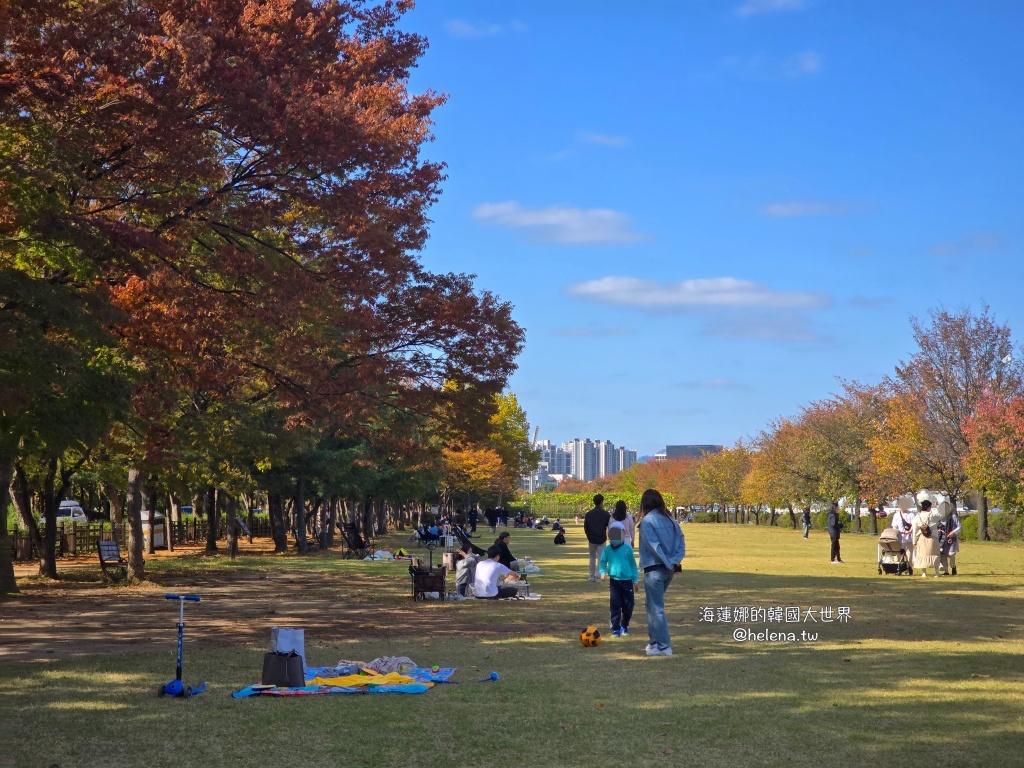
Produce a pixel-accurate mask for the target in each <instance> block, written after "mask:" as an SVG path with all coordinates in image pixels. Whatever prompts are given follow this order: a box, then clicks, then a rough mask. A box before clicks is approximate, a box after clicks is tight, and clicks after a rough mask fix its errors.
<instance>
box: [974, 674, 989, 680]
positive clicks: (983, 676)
mask: <svg viewBox="0 0 1024 768" xmlns="http://www.w3.org/2000/svg"><path fill="white" fill-rule="evenodd" d="M971 677H980V678H982V679H983V680H988V679H989V678H990V677H992V675H971Z"/></svg>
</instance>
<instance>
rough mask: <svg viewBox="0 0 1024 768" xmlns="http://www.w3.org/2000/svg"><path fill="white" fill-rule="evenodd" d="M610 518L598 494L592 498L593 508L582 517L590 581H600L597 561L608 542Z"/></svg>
mask: <svg viewBox="0 0 1024 768" xmlns="http://www.w3.org/2000/svg"><path fill="white" fill-rule="evenodd" d="M611 519H612V516H611V515H609V514H608V512H607V510H606V509H605V508H604V496H602V495H601V494H600V493H599V494H597V495H596V496H595V497H594V508H593V509H592V510H590V511H589V512H587V514H586V515H584V516H583V532H584V533H585V534H586V535H587V548H588V550H589V552H590V579H589V580H590V581H600V580H601V579H600V574H599V573H598V567H597V564H598V561H599V560H600V559H601V552H602V551H603V550H604V545H605V542H606V541H608V522H609V521H610V520H611Z"/></svg>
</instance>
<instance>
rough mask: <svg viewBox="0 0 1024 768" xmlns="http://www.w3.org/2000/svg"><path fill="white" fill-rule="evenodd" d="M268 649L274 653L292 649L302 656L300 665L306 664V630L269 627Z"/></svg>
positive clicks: (286, 651)
mask: <svg viewBox="0 0 1024 768" xmlns="http://www.w3.org/2000/svg"><path fill="white" fill-rule="evenodd" d="M270 650H272V651H274V652H276V653H290V652H291V651H294V652H295V653H297V654H299V656H301V657H302V666H303V667H305V666H306V631H305V630H304V629H293V628H292V627H271V628H270Z"/></svg>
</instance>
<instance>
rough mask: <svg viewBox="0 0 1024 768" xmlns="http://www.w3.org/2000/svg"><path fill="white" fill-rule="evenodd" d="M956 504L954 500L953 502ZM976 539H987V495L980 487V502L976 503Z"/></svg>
mask: <svg viewBox="0 0 1024 768" xmlns="http://www.w3.org/2000/svg"><path fill="white" fill-rule="evenodd" d="M953 503H954V504H956V502H955V501H954V502H953ZM978 541H988V496H986V495H985V489H984V488H982V489H981V503H980V504H979V505H978Z"/></svg>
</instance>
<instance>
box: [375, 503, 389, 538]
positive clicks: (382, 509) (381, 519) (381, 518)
mask: <svg viewBox="0 0 1024 768" xmlns="http://www.w3.org/2000/svg"><path fill="white" fill-rule="evenodd" d="M387 532H388V503H387V502H386V501H384V499H381V500H379V501H378V502H377V535H379V536H383V535H384V534H385V533H387Z"/></svg>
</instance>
